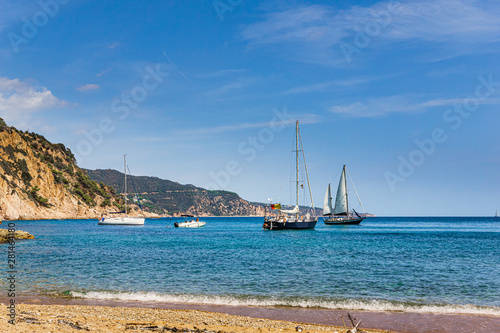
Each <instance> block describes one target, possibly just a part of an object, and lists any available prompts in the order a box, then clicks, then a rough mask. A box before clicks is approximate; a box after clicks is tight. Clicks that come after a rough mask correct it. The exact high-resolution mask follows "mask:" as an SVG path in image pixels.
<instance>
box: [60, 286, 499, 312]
mask: <svg viewBox="0 0 500 333" xmlns="http://www.w3.org/2000/svg"><path fill="white" fill-rule="evenodd" d="M69 294H70V295H71V296H72V297H75V298H85V299H95V300H121V301H139V302H158V303H188V304H206V305H229V306H266V307H298V308H317V309H335V310H359V311H398V312H418V313H440V314H477V315H493V316H500V307H496V306H479V305H473V304H465V305H463V304H419V303H411V302H394V301H385V300H352V299H345V300H332V299H318V298H299V297H294V298H275V297H264V296H261V297H255V296H237V297H235V296H216V295H186V294H182V295H175V294H160V293H155V292H107V291H90V292H76V291H70V292H69Z"/></svg>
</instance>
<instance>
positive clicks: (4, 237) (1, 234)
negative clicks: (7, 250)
mask: <svg viewBox="0 0 500 333" xmlns="http://www.w3.org/2000/svg"><path fill="white" fill-rule="evenodd" d="M14 239H35V236H33V235H32V234H30V233H28V232H26V231H22V230H16V231H15V232H14ZM8 241H9V231H8V230H7V229H0V244H1V243H7V242H8Z"/></svg>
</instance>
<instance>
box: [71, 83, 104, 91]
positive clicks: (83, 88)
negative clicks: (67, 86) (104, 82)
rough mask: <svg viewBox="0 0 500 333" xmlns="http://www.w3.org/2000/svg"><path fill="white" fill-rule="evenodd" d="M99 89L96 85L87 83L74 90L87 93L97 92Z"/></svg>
mask: <svg viewBox="0 0 500 333" xmlns="http://www.w3.org/2000/svg"><path fill="white" fill-rule="evenodd" d="M99 88H101V87H100V86H99V85H98V84H92V83H89V84H86V85H84V86H81V87H79V88H77V89H76V90H78V91H88V90H97V89H99Z"/></svg>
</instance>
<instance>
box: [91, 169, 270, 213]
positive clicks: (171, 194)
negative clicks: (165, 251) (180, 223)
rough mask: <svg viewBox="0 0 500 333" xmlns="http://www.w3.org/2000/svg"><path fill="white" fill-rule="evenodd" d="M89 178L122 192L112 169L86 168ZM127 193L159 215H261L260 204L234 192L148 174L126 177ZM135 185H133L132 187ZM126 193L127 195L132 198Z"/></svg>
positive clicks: (120, 175) (121, 178)
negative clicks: (211, 189) (210, 188)
mask: <svg viewBox="0 0 500 333" xmlns="http://www.w3.org/2000/svg"><path fill="white" fill-rule="evenodd" d="M86 172H87V174H88V176H89V177H90V179H92V180H94V181H97V182H102V183H104V184H106V185H108V186H111V187H113V188H115V189H116V191H117V192H123V189H124V187H125V186H124V175H123V173H122V172H119V171H117V170H112V169H106V170H102V169H98V170H86ZM128 178H129V179H130V180H131V182H130V183H128V187H129V192H130V193H132V192H133V191H136V192H137V193H138V197H139V200H140V203H141V205H142V206H143V208H144V209H145V210H147V211H150V212H152V213H157V214H161V215H173V216H177V215H180V214H192V215H199V216H262V215H264V207H263V206H262V205H256V204H252V203H250V202H248V201H246V200H243V199H242V198H240V196H239V195H238V194H236V193H234V192H229V191H210V190H206V189H204V188H201V187H196V186H194V185H191V184H188V185H183V184H179V183H177V182H173V181H170V180H166V179H160V178H158V177H149V176H129V177H128ZM134 187H135V188H134ZM132 197H133V196H132V195H129V198H132Z"/></svg>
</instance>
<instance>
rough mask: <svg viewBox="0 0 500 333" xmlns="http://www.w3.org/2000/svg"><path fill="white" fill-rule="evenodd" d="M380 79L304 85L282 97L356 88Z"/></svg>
mask: <svg viewBox="0 0 500 333" xmlns="http://www.w3.org/2000/svg"><path fill="white" fill-rule="evenodd" d="M379 79H381V78H375V77H355V78H348V79H344V80H332V81H324V82H320V83H315V84H310V85H304V86H299V87H294V88H291V89H288V90H286V91H284V92H283V93H282V94H283V95H296V94H306V93H314V92H322V91H327V90H329V89H330V88H332V87H342V88H345V87H349V86H357V85H360V84H364V83H368V82H371V81H374V80H379Z"/></svg>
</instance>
